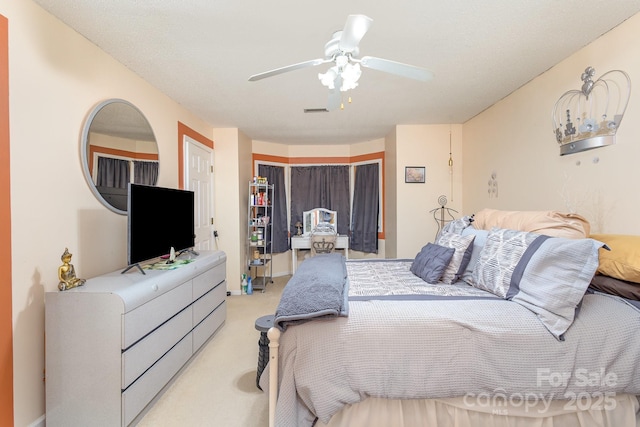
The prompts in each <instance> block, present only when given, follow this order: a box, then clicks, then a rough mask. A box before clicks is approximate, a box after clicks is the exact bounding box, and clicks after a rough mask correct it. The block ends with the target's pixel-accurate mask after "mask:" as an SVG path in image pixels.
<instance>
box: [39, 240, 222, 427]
mask: <svg viewBox="0 0 640 427" xmlns="http://www.w3.org/2000/svg"><path fill="white" fill-rule="evenodd" d="M226 259H227V257H226V254H225V253H224V252H222V251H202V252H201V253H200V255H199V256H198V257H196V260H195V261H194V262H192V263H190V264H187V265H184V266H181V267H179V268H177V269H175V270H166V271H158V270H145V272H146V274H142V273H141V272H140V271H139V270H135V269H132V270H130V271H128V272H127V273H125V274H121V273H120V271H116V272H113V273H109V274H105V275H103V276H99V277H95V278H92V279H89V280H87V282H86V283H85V285H84V286H81V287H78V288H74V289H71V290H68V291H64V292H58V291H56V292H47V293H46V294H45V313H46V314H45V332H46V346H45V349H46V353H45V358H46V370H45V378H46V379H45V381H46V423H47V426H49V427H57V426H88V425H99V426H127V425H129V424H131V423H132V422H134V421H138V420H139V415H141V414H142V413H143V411H144V410H145V408H147V406H148V405H149V403H150V402H152V401H153V400H154V398H155V397H156V396H157V395H158V393H159V392H161V391H163V388H165V386H166V385H167V384H168V383H169V382H170V381H171V379H172V378H173V377H174V376H175V374H176V373H178V372H179V371H180V369H181V368H182V367H183V366H184V365H185V364H186V363H187V362H189V360H190V359H191V357H192V356H193V355H194V354H195V353H196V352H197V351H198V349H200V347H201V346H202V345H203V344H204V343H205V342H207V340H208V339H209V338H210V337H211V336H212V335H213V334H214V333H215V332H216V330H217V329H218V328H220V326H221V325H222V324H223V323H224V321H225V319H226V302H225V301H226V295H227V289H226V282H225V279H226Z"/></svg>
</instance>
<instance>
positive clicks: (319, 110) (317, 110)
mask: <svg viewBox="0 0 640 427" xmlns="http://www.w3.org/2000/svg"><path fill="white" fill-rule="evenodd" d="M303 111H304V112H305V113H328V112H329V110H327V109H326V108H305V109H304V110H303Z"/></svg>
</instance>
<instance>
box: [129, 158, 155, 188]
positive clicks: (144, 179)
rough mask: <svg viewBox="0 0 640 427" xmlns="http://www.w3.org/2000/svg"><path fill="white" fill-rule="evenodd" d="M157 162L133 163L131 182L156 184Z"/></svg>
mask: <svg viewBox="0 0 640 427" xmlns="http://www.w3.org/2000/svg"><path fill="white" fill-rule="evenodd" d="M158 166H159V163H158V162H143V161H140V160H134V161H133V182H134V183H135V184H145V185H156V183H157V182H158Z"/></svg>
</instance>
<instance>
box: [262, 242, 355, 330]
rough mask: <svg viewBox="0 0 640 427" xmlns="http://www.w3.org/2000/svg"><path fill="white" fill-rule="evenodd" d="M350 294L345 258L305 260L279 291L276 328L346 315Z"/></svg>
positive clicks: (326, 255)
mask: <svg viewBox="0 0 640 427" xmlns="http://www.w3.org/2000/svg"><path fill="white" fill-rule="evenodd" d="M348 298H349V292H348V281H347V268H346V265H345V258H344V256H343V255H341V254H337V253H331V254H320V255H316V256H314V257H312V258H309V259H307V260H305V261H304V262H303V263H302V264H300V267H299V268H298V269H297V271H296V274H294V275H293V277H292V278H291V280H289V282H288V283H287V285H286V286H285V288H284V290H283V291H282V297H281V298H280V303H279V305H278V308H277V310H276V314H275V326H276V327H277V328H278V329H280V330H281V331H284V330H285V329H286V328H287V326H289V325H291V324H294V323H302V322H306V321H309V320H312V319H314V318H319V317H338V316H345V317H346V316H347V315H348V311H349V302H348Z"/></svg>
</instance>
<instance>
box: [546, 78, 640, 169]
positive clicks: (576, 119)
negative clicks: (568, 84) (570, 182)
mask: <svg viewBox="0 0 640 427" xmlns="http://www.w3.org/2000/svg"><path fill="white" fill-rule="evenodd" d="M595 74H596V70H595V69H594V68H593V67H587V68H586V69H585V70H584V73H582V76H581V77H580V78H581V79H582V82H583V84H582V88H581V89H580V90H570V91H568V92H565V93H564V94H563V95H562V96H561V97H560V99H558V101H556V104H555V105H554V107H553V115H552V119H553V132H554V133H555V135H556V141H557V142H558V144H560V155H561V156H564V155H566V154H573V153H579V152H581V151H586V150H591V149H593V148H598V147H604V146H607V145H612V144H615V136H616V132H617V131H618V128H619V127H620V122H621V121H622V118H623V116H624V113H625V111H626V109H627V104H628V103H629V96H630V94H631V80H630V79H629V76H628V75H627V73H625V72H624V71H620V70H612V71H609V72H607V73H605V74H603V75H602V76H601V77H600V78H599V79H597V80H593V78H594V76H595Z"/></svg>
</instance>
